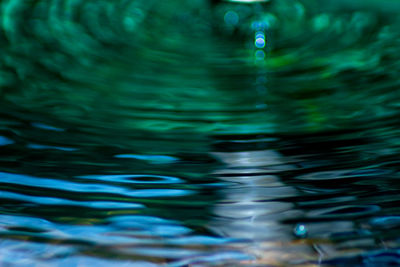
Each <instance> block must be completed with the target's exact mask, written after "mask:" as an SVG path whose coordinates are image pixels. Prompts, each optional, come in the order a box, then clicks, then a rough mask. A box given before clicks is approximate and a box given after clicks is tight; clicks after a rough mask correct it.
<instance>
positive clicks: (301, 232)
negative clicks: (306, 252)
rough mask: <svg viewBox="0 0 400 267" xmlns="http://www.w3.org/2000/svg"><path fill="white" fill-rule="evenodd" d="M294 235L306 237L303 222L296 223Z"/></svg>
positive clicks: (306, 231) (306, 232)
mask: <svg viewBox="0 0 400 267" xmlns="http://www.w3.org/2000/svg"><path fill="white" fill-rule="evenodd" d="M293 232H294V235H295V236H297V237H300V238H303V237H306V236H307V234H308V230H307V228H306V226H305V225H304V224H301V223H299V224H297V225H296V227H295V228H294V230H293Z"/></svg>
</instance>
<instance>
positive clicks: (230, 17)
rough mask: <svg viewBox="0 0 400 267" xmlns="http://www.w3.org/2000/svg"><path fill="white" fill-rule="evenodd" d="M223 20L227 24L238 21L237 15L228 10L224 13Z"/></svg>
mask: <svg viewBox="0 0 400 267" xmlns="http://www.w3.org/2000/svg"><path fill="white" fill-rule="evenodd" d="M224 21H225V23H226V24H228V25H233V26H234V25H237V24H238V23H239V15H238V14H237V13H236V12H235V11H232V10H230V11H228V12H226V13H225V16H224Z"/></svg>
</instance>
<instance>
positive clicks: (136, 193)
mask: <svg viewBox="0 0 400 267" xmlns="http://www.w3.org/2000/svg"><path fill="white" fill-rule="evenodd" d="M0 181H1V182H2V183H9V184H18V185H24V186H34V187H38V188H41V189H42V188H48V189H56V190H60V189H63V190H65V191H71V192H83V193H108V194H120V195H124V196H128V197H139V198H142V197H143V198H147V197H179V196H186V195H190V194H193V193H194V191H191V190H184V189H133V190H132V189H129V188H126V187H121V186H114V185H105V184H86V183H76V182H70V181H66V180H55V179H48V178H40V177H33V176H28V175H21V174H11V173H5V172H0Z"/></svg>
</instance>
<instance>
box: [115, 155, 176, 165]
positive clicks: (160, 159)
mask: <svg viewBox="0 0 400 267" xmlns="http://www.w3.org/2000/svg"><path fill="white" fill-rule="evenodd" d="M114 157H115V158H118V159H137V160H143V161H148V162H150V163H152V164H170V163H175V162H177V161H178V160H179V159H178V158H175V157H171V156H164V155H135V154H120V155H115V156H114Z"/></svg>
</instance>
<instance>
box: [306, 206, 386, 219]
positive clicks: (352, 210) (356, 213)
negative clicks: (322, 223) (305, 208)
mask: <svg viewBox="0 0 400 267" xmlns="http://www.w3.org/2000/svg"><path fill="white" fill-rule="evenodd" d="M380 209H381V208H380V207H379V206H376V205H365V206H361V205H359V206H356V205H354V206H351V205H348V206H339V207H335V208H328V209H320V210H314V211H312V212H309V213H308V216H309V217H310V218H337V219H342V218H354V217H361V216H366V215H372V214H374V213H377V212H378V211H379V210H380Z"/></svg>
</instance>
